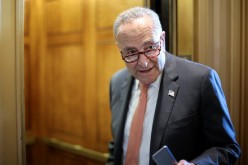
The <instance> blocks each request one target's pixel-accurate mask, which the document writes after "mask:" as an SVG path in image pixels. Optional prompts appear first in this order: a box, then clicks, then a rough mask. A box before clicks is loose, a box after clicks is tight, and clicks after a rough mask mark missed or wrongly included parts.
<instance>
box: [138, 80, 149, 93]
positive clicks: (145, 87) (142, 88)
mask: <svg viewBox="0 0 248 165" xmlns="http://www.w3.org/2000/svg"><path fill="white" fill-rule="evenodd" d="M139 86H140V91H141V93H147V89H148V85H146V84H144V83H141V82H140V83H139Z"/></svg>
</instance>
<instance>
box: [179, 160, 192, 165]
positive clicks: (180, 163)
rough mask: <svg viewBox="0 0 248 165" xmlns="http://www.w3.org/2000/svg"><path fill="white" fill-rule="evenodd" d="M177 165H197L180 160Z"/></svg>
mask: <svg viewBox="0 0 248 165" xmlns="http://www.w3.org/2000/svg"><path fill="white" fill-rule="evenodd" d="M177 165H195V164H194V163H189V162H187V161H186V160H180V161H179V162H178V163H177Z"/></svg>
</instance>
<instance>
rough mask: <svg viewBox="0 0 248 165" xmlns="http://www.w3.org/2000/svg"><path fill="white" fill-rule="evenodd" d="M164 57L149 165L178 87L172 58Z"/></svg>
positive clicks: (165, 125)
mask: <svg viewBox="0 0 248 165" xmlns="http://www.w3.org/2000/svg"><path fill="white" fill-rule="evenodd" d="M166 57H167V59H166V64H165V69H164V72H163V75H162V79H161V83H160V88H159V95H158V100H157V106H156V110H155V116H154V122H153V129H152V135H151V144H150V164H154V163H152V162H153V161H152V160H151V159H152V157H151V156H152V154H154V153H155V152H156V151H157V150H159V149H160V148H161V147H162V146H161V142H162V139H163V137H164V134H165V130H166V127H167V124H168V120H169V117H170V114H171V111H172V109H173V105H174V102H175V100H176V96H177V93H178V90H179V85H178V84H177V83H176V82H175V80H176V79H177V78H178V74H177V73H176V72H175V69H174V68H175V67H176V66H175V63H174V58H173V57H172V56H170V55H167V56H166Z"/></svg>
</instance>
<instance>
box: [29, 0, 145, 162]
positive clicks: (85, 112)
mask: <svg viewBox="0 0 248 165" xmlns="http://www.w3.org/2000/svg"><path fill="white" fill-rule="evenodd" d="M137 5H140V6H143V5H144V1H143V0H137V1H130V0H126V1H118V0H115V1H103V0H90V1H85V0H70V1H68V0H32V1H30V0H25V18H26V19H25V69H26V70H25V82H26V84H25V87H26V88H25V93H26V103H25V104H26V107H27V109H26V114H27V115H26V123H27V127H26V130H27V131H26V132H27V134H28V136H31V137H32V139H34V140H32V142H31V143H29V145H28V147H27V160H28V161H27V162H28V164H61V165H66V164H70V165H71V164H75V165H76V164H92V165H93V164H94V165H96V164H104V160H105V159H106V157H107V154H106V153H107V145H108V142H109V141H110V140H111V126H110V120H111V119H110V117H111V114H110V109H109V107H110V105H109V81H110V78H111V76H112V74H113V73H114V72H116V71H117V70H119V69H120V68H123V67H124V63H123V61H122V60H121V56H120V53H119V51H118V49H117V47H116V45H115V41H114V38H113V34H112V24H113V21H114V19H115V17H116V16H117V14H118V13H119V12H121V11H122V10H124V9H126V8H129V7H131V6H137Z"/></svg>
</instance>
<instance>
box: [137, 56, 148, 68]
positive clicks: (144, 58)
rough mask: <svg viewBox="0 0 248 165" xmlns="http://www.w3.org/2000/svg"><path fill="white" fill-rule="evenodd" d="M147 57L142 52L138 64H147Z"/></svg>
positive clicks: (144, 65) (143, 65)
mask: <svg viewBox="0 0 248 165" xmlns="http://www.w3.org/2000/svg"><path fill="white" fill-rule="evenodd" d="M148 62H149V59H148V58H147V57H146V55H144V53H142V54H140V57H139V60H138V64H139V65H141V66H142V67H143V68H146V67H147V66H148Z"/></svg>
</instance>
